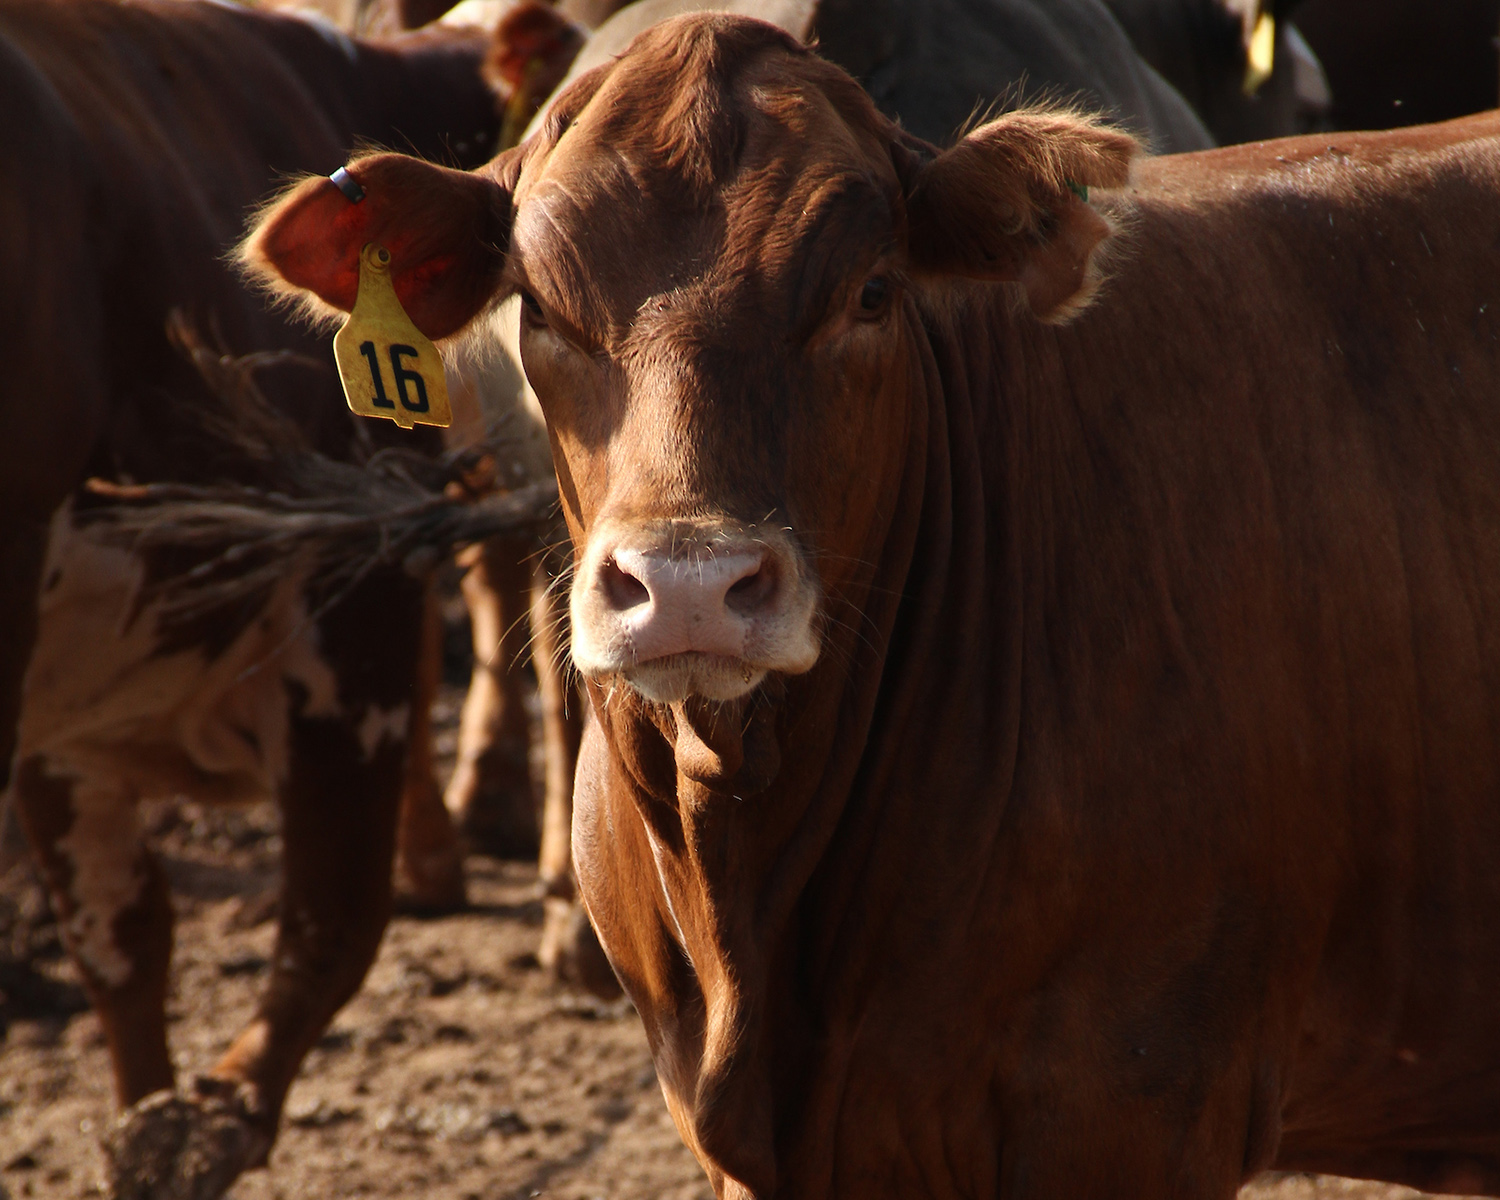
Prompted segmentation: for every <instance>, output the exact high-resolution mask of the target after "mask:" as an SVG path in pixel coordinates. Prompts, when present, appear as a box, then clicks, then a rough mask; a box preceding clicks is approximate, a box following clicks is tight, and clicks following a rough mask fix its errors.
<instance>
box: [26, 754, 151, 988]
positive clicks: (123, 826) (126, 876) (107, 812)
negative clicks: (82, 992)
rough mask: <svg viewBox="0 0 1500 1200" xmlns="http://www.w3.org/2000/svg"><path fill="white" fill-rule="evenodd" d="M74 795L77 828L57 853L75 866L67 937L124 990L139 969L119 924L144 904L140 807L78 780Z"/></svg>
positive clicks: (92, 967) (96, 970) (89, 965)
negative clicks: (119, 938)
mask: <svg viewBox="0 0 1500 1200" xmlns="http://www.w3.org/2000/svg"><path fill="white" fill-rule="evenodd" d="M48 773H49V774H52V775H53V776H54V777H63V778H66V777H68V776H69V775H71V772H68V771H66V770H64V771H62V772H54V771H49V772H48ZM72 792H73V803H72V807H73V825H72V827H71V828H70V829H69V830H68V832H67V834H66V836H64V837H62V838H60V839H58V842H57V852H58V853H59V854H60V855H62V856H63V857H64V858H67V859H68V860H69V861H70V862H71V863H72V867H73V879H72V882H71V883H70V884H69V887H68V892H69V895H70V898H71V899H72V901H73V904H74V906H75V910H74V912H73V915H72V916H71V917H69V918H68V921H67V923H66V926H65V929H64V932H65V936H66V938H67V941H68V945H69V948H70V949H71V950H72V952H73V955H74V957H76V958H77V959H78V961H79V962H80V963H82V964H83V966H84V967H85V968H86V969H88V970H89V971H91V972H92V973H93V974H94V975H96V976H97V977H98V978H99V979H101V980H103V981H104V982H105V983H106V984H108V985H109V986H110V987H119V986H121V985H122V984H123V983H125V981H126V980H128V979H129V978H130V973H131V972H132V971H133V970H134V969H135V964H134V963H133V962H132V961H131V960H130V958H129V957H128V956H127V955H126V954H125V953H124V952H123V951H122V950H121V949H120V947H119V946H118V945H116V943H115V919H116V918H117V917H118V916H119V915H120V914H121V913H122V912H124V911H125V910H126V909H128V908H131V907H133V906H134V905H135V904H136V902H137V901H139V900H140V898H141V889H142V888H143V887H144V885H145V882H146V881H145V878H144V877H143V876H142V875H141V873H140V871H139V870H138V869H137V865H138V864H137V860H138V858H139V845H140V842H139V838H140V830H139V828H138V826H137V824H136V813H135V802H134V798H133V797H131V796H130V795H128V794H126V793H122V792H121V791H119V790H118V789H113V788H107V787H101V786H99V785H98V784H96V783H93V782H91V781H90V780H87V779H79V778H77V777H74V778H73V787H72Z"/></svg>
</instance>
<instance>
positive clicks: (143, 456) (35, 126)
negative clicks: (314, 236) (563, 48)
mask: <svg viewBox="0 0 1500 1200" xmlns="http://www.w3.org/2000/svg"><path fill="white" fill-rule="evenodd" d="M486 50H487V43H486V39H485V38H484V37H482V36H480V35H479V34H478V33H475V32H470V33H450V32H438V33H432V34H423V35H417V36H415V37H412V38H408V39H403V40H400V41H392V42H390V43H387V44H381V43H358V42H354V41H352V40H350V39H349V38H347V37H344V36H343V35H341V34H338V33H336V32H335V31H333V30H332V29H330V28H328V27H326V26H323V25H319V24H311V23H308V22H305V21H301V20H294V19H290V18H286V17H278V16H272V15H267V14H259V13H255V12H252V11H248V10H244V9H239V8H236V7H234V6H231V5H221V4H195V3H161V4H157V3H150V2H140V3H129V4H124V3H113V2H111V0H68V2H66V3H60V2H51V0H8V2H7V3H6V4H4V6H3V7H0V59H3V62H4V69H3V70H0V96H3V104H0V108H3V111H4V112H5V113H6V120H5V121H4V122H3V125H0V175H3V178H4V179H5V181H6V182H5V186H4V188H3V189H0V209H3V215H4V220H3V221H0V279H3V280H4V282H5V287H4V289H3V298H0V358H3V361H4V362H5V363H6V364H7V370H8V376H7V377H8V380H9V386H7V387H6V388H5V390H4V396H3V399H0V413H3V417H4V421H5V425H6V439H5V449H4V463H5V470H4V472H3V473H0V501H3V504H4V507H5V512H6V515H7V519H6V523H5V534H4V539H3V541H4V548H3V553H0V568H3V569H0V617H3V620H4V623H5V626H6V629H7V630H8V634H7V637H6V639H5V641H4V651H3V654H0V667H3V670H0V705H3V706H4V708H5V712H4V714H3V716H4V720H0V738H3V739H4V740H5V741H6V745H5V747H4V752H3V756H0V761H3V762H5V763H6V764H9V762H10V760H11V750H12V744H13V741H12V739H15V742H17V743H18V751H17V753H16V759H15V761H16V766H15V769H14V772H13V774H12V776H11V779H10V787H11V794H12V797H13V799H14V800H15V801H16V803H17V806H18V810H19V814H20V817H21V820H22V823H23V825H24V827H25V829H26V832H27V835H28V839H29V841H30V843H31V845H32V847H33V849H34V851H35V853H36V855H37V857H38V860H39V862H40V864H41V866H42V868H43V870H44V872H45V875H46V879H47V882H48V885H49V888H50V890H51V896H52V901H53V904H54V907H55V909H56V911H57V913H58V917H59V920H60V923H61V927H62V930H63V936H64V939H65V941H66V943H67V946H68V948H69V951H70V953H71V954H72V955H73V956H74V958H75V960H76V962H77V963H78V966H79V969H80V971H81V973H82V976H83V980H84V984H85V986H86V988H87V990H88V992H89V995H90V997H91V999H92V1001H93V1003H94V1005H95V1007H96V1008H97V1009H98V1011H99V1015H100V1018H101V1023H102V1026H103V1029H104V1034H105V1037H106V1040H107V1042H108V1045H109V1052H110V1057H111V1063H112V1066H113V1070H114V1077H115V1085H116V1094H117V1097H118V1100H119V1102H120V1103H121V1104H122V1105H125V1106H131V1107H129V1110H128V1111H127V1113H126V1115H125V1118H124V1119H123V1121H122V1124H121V1126H120V1127H119V1128H118V1129H117V1130H116V1132H115V1133H114V1134H113V1135H112V1137H111V1141H110V1145H111V1152H112V1155H113V1159H114V1186H115V1188H116V1189H117V1190H118V1192H119V1194H120V1195H122V1196H152V1197H172V1198H177V1197H193V1198H194V1200H200V1198H202V1197H208V1196H211V1195H217V1194H218V1193H219V1192H220V1191H221V1190H222V1189H223V1188H225V1187H227V1186H228V1183H229V1181H230V1180H232V1179H233V1177H234V1175H235V1174H237V1173H238V1172H239V1171H240V1170H241V1169H243V1168H244V1167H246V1166H250V1165H254V1164H256V1163H258V1162H263V1161H264V1160H265V1157H266V1154H267V1153H268V1151H269V1148H270V1144H271V1140H272V1138H273V1136H274V1134H275V1130H276V1126H277V1122H278V1118H279V1114H280V1111H281V1106H282V1101H283V1098H284V1096H285V1094H286V1089H287V1086H288V1084H289V1083H290V1081H291V1079H292V1077H293V1076H294V1074H295V1073H296V1071H297V1068H298V1065H299V1063H300V1062H301V1059H302V1056H303V1054H304V1053H305V1051H306V1050H307V1048H308V1047H309V1046H310V1045H311V1044H312V1042H313V1041H314V1040H315V1039H316V1038H317V1036H318V1035H319V1034H320V1033H321V1031H322V1030H323V1028H324V1027H325V1026H326V1024H327V1022H328V1020H329V1019H330V1018H331V1016H332V1015H333V1013H334V1011H335V1010H336V1009H337V1008H338V1007H339V1005H340V1004H342V1003H343V1001H344V1000H345V999H347V997H348V996H349V995H350V994H351V993H352V992H353V990H354V989H355V988H356V987H357V986H358V984H359V982H360V980H361V978H362V977H363V975H364V972H365V970H366V968H367V967H368V965H369V963H370V961H371V959H372V957H373V955H374V952H375V948H376V945H377V944H378V942H379V939H380V935H381V931H382V929H383V928H384V924H385V918H386V914H387V912H388V910H389V906H390V887H391V885H390V877H391V858H392V845H393V840H394V835H395V828H396V812H397V804H398V801H399V799H400V797H401V792H402V781H403V760H404V758H405V743H406V740H407V734H408V724H409V721H410V720H411V705H412V702H413V698H414V697H413V689H414V685H415V684H416V683H417V682H419V681H418V679H417V668H416V658H417V653H418V648H419V647H418V643H419V641H420V640H421V628H422V620H421V614H422V607H423V589H422V586H421V584H420V583H419V582H418V581H417V580H415V579H412V578H409V577H407V576H406V575H405V574H404V573H403V572H402V571H401V570H399V569H396V568H389V567H384V568H378V569H376V570H374V571H372V572H371V573H370V574H369V575H368V576H366V577H365V578H364V580H363V581H362V582H360V583H359V584H358V585H357V586H355V587H353V588H352V590H349V591H348V592H347V593H346V594H342V595H341V594H340V593H338V592H328V591H326V590H318V589H316V588H314V587H313V586H312V585H311V584H310V583H309V582H308V580H307V577H306V575H305V573H304V572H303V571H301V570H300V569H299V568H298V566H297V564H295V563H294V564H290V565H288V566H287V567H286V568H285V569H284V570H280V571H277V572H275V573H274V574H275V582H274V584H269V583H268V584H267V585H266V586H264V587H262V588H260V589H259V590H258V591H254V592H251V593H249V594H239V595H237V596H236V597H235V598H234V599H233V600H232V601H226V602H225V603H223V604H221V605H219V606H217V607H213V608H210V609H206V610H201V611H198V612H195V613H192V614H188V615H183V614H180V613H179V614H176V615H175V616H174V615H173V614H172V613H171V612H170V611H169V610H168V606H167V604H166V601H165V599H164V598H163V597H161V596H159V595H155V594H154V593H153V592H152V590H151V589H150V587H149V585H150V583H151V582H152V581H153V580H155V579H160V578H162V577H164V575H165V574H169V573H171V572H173V571H175V570H177V569H179V568H180V567H181V566H183V565H184V562H185V561H186V562H191V561H192V560H191V559H188V560H183V558H182V556H181V555H175V556H174V555H165V556H157V557H155V558H151V559H144V560H143V559H138V558H136V557H135V556H133V555H131V554H129V553H127V552H126V551H125V550H123V549H121V548H120V547H118V546H116V545H112V544H110V543H109V542H107V541H104V540H100V538H98V537H96V536H94V535H93V534H92V533H91V532H90V529H89V528H86V527H85V526H84V524H83V523H82V522H83V514H84V510H85V509H86V508H88V507H89V506H90V505H95V504H97V503H98V502H97V501H96V500H94V499H92V498H91V497H90V496H89V495H88V494H86V493H81V492H79V491H78V488H79V485H80V484H81V483H82V481H83V480H84V477H85V476H86V475H88V474H100V475H107V476H111V477H115V478H126V479H130V480H134V481H137V482H143V481H151V480H163V479H169V480H181V481H185V482H189V483H192V482H212V481H214V480H217V479H221V478H227V479H232V480H238V481H239V482H242V483H254V482H255V481H256V480H257V479H260V478H262V475H261V471H262V466H261V465H260V464H259V463H258V462H257V460H256V459H255V457H254V456H253V455H250V454H246V453H240V452H237V450H236V448H235V447H234V446H232V445H231V446H228V447H226V446H225V445H223V444H222V442H221V440H219V439H216V438H215V437H212V436H209V435H208V431H207V430H206V428H204V427H200V426H199V425H198V424H197V422H196V420H195V419H191V418H189V417H187V416H185V415H184V414H187V413H192V412H194V411H197V410H206V409H208V408H210V407H211V406H212V401H213V398H214V394H213V392H212V391H211V390H210V389H208V388H207V387H206V386H205V383H204V381H203V379H202V378H201V377H200V375H199V373H198V371H197V370H196V369H195V367H194V366H193V365H192V364H190V363H189V362H188V361H186V360H185V359H184V358H183V356H182V355H180V354H179V353H178V351H177V349H175V348H174V347H173V346H172V345H171V344H169V341H168V337H167V332H166V324H167V317H168V314H169V312H170V311H171V310H173V309H180V310H182V311H183V313H184V314H185V315H186V317H187V319H188V321H189V322H190V323H191V324H192V325H194V326H196V327H197V328H198V329H200V330H204V331H207V332H210V333H212V334H213V335H214V336H215V337H217V338H218V339H221V340H222V342H223V343H224V345H225V347H226V348H227V349H230V350H233V351H235V352H238V353H245V352H250V351H267V350H279V351H287V352H291V353H292V358H291V359H290V360H279V361H280V365H275V366H271V367H268V368H267V369H266V370H264V371H262V372H261V373H260V382H261V384H262V386H263V388H264V390H265V391H266V392H267V393H268V394H269V396H270V397H271V399H272V400H273V401H275V402H276V403H277V405H278V406H279V407H280V408H281V410H282V411H283V412H285V413H286V414H288V415H289V417H291V418H292V419H293V420H294V421H295V423H296V425H297V426H298V427H300V429H301V430H302V434H303V436H304V437H305V438H306V439H307V440H308V441H309V442H310V443H311V444H312V445H314V446H316V447H317V448H318V449H320V450H322V451H323V452H324V453H326V454H329V455H332V456H334V457H339V458H345V459H347V458H348V457H350V456H351V455H352V454H353V453H355V451H356V449H357V446H358V442H357V440H356V439H355V438H354V436H353V435H354V432H355V431H354V428H353V423H352V422H351V420H350V418H349V415H348V413H347V411H346V409H345V406H344V402H343V398H342V395H341V394H340V389H339V386H338V381H337V379H336V377H335V376H334V374H333V372H332V370H331V369H330V367H329V366H328V365H325V364H327V362H328V359H329V354H328V347H327V343H326V342H323V341H321V340H319V339H316V338H311V337H308V336H307V335H305V334H303V333H299V332H297V331H295V330H293V329H291V328H290V327H289V326H288V325H287V324H286V323H285V321H284V320H283V319H282V318H280V317H278V316H276V315H275V314H273V313H271V312H269V311H268V310H267V308H266V307H265V305H264V304H263V303H262V301H261V299H260V298H259V297H255V296H253V295H251V294H248V293H247V292H246V291H245V289H244V288H243V286H242V284H241V282H240V280H239V279H238V278H237V276H236V274H235V273H234V271H233V270H232V269H231V268H230V266H229V265H228V264H226V263H225V262H224V261H223V252H224V250H225V248H226V247H227V246H228V245H230V244H232V243H233V241H234V240H235V238H236V237H237V236H238V235H239V233H240V232H241V230H242V229H243V222H244V219H245V212H246V210H247V208H248V207H249V206H251V205H252V204H253V203H255V201H256V200H258V199H259V198H260V197H261V196H262V195H263V194H264V192H265V190H266V189H267V188H268V187H269V186H270V185H271V184H272V183H273V181H274V180H275V179H276V178H277V177H278V176H284V175H285V174H287V173H291V172H299V171H307V170H315V171H328V170H331V169H333V168H335V167H336V166H337V165H338V164H339V163H340V162H341V161H342V160H343V159H344V157H345V156H346V155H347V154H348V153H349V152H350V150H351V148H352V147H353V146H355V145H357V144H359V143H360V142H361V141H365V142H368V141H378V142H381V143H384V144H388V145H401V146H404V147H409V148H412V149H414V150H416V151H418V152H422V153H426V154H430V155H433V156H437V157H444V158H449V157H450V156H452V155H457V156H459V158H458V161H464V160H467V162H469V163H478V162H482V161H484V159H485V158H487V157H488V156H489V154H490V153H491V152H492V149H493V146H494V139H495V137H496V135H497V133H498V126H499V120H498V114H497V112H496V106H495V101H494V97H493V95H492V94H491V92H490V91H489V89H488V87H487V86H486V85H485V84H484V82H483V80H482V79H481V77H480V66H481V62H482V59H483V56H484V54H485V52H486ZM308 355H314V356H315V361H313V363H312V366H311V367H309V366H308V365H306V358H307V356H308ZM376 436H377V437H379V436H380V434H379V432H378V431H377V433H376ZM400 436H403V437H405V436H407V435H400ZM44 554H45V557H46V565H45V569H44V566H43V561H42V558H43V555H44ZM246 565H247V566H248V565H250V564H246ZM264 565H265V564H263V563H262V564H261V566H262V567H264ZM229 574H230V575H232V574H233V572H232V571H231V572H229ZM39 594H40V601H39V599H38V597H39ZM39 604H40V612H41V617H40V625H39V626H38V611H39ZM33 650H34V653H33ZM28 660H29V667H28ZM23 670H24V671H25V672H26V674H25V687H24V703H22V699H21V698H22V672H23ZM18 731H19V732H18ZM173 794H187V795H190V796H193V797H196V798H198V799H202V800H216V799H229V800H234V799H242V798H249V797H258V796H267V795H275V796H276V798H277V799H278V801H279V802H280V805H281V809H282V815H283V837H284V844H285V863H284V879H283V888H282V897H281V914H280V915H281V923H280V930H279V936H278V943H277V950H276V954H275V956H274V965H273V967H272V970H271V972H270V975H269V980H268V983H267V987H266V990H265V993H264V995H263V998H262V1001H261V1004H260V1006H259V1009H258V1011H257V1013H256V1015H255V1016H254V1018H253V1020H252V1021H251V1023H250V1024H249V1025H248V1026H247V1027H246V1028H245V1030H244V1031H243V1032H242V1033H241V1035H240V1036H239V1037H238V1038H237V1040H236V1041H235V1043H234V1044H233V1045H232V1046H231V1048H230V1049H229V1051H228V1052H227V1054H225V1056H224V1057H223V1058H222V1059H221V1060H220V1061H219V1063H218V1064H217V1065H216V1066H214V1068H213V1070H212V1071H211V1072H210V1074H209V1076H208V1078H207V1080H204V1081H200V1082H199V1083H198V1084H197V1085H196V1087H194V1088H192V1089H190V1090H189V1091H188V1092H187V1093H186V1094H182V1095H179V1094H176V1093H174V1092H173V1090H172V1089H173V1088H174V1082H175V1081H174V1072H173V1068H172V1061H171V1058H170V1056H169V1054H168V1048H167V1038H166V1025H165V1015H164V1012H163V1001H164V995H165V991H166V987H167V967H168V957H169V954H170V947H171V922H172V917H171V902H170V899H169V896H168V893H167V887H166V881H165V877H164V875H163V873H162V869H161V867H160V865H159V864H158V863H157V861H156V860H155V858H154V857H153V855H152V854H151V852H150V850H149V849H148V848H147V847H146V846H145V845H144V844H143V842H142V840H141V834H140V831H139V829H138V827H137V823H136V818H135V802H136V801H137V800H138V799H140V798H142V797H143V796H154V795H173ZM438 811H439V812H441V809H439V810H438Z"/></svg>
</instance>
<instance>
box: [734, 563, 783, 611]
mask: <svg viewBox="0 0 1500 1200" xmlns="http://www.w3.org/2000/svg"><path fill="white" fill-rule="evenodd" d="M775 594H776V572H775V571H774V570H773V569H772V567H771V564H770V563H769V562H764V563H762V564H761V565H760V566H759V567H758V568H757V569H756V570H754V571H752V572H751V573H750V574H749V575H745V576H743V577H742V578H740V579H736V580H735V581H734V583H733V584H731V585H730V588H729V591H728V592H726V593H725V594H724V603H725V604H726V605H728V606H729V608H731V609H732V610H733V611H735V612H737V613H743V614H749V613H752V612H755V611H756V610H757V609H761V608H764V607H766V605H768V604H769V603H770V602H771V600H772V598H773V597H774V596H775Z"/></svg>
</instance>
